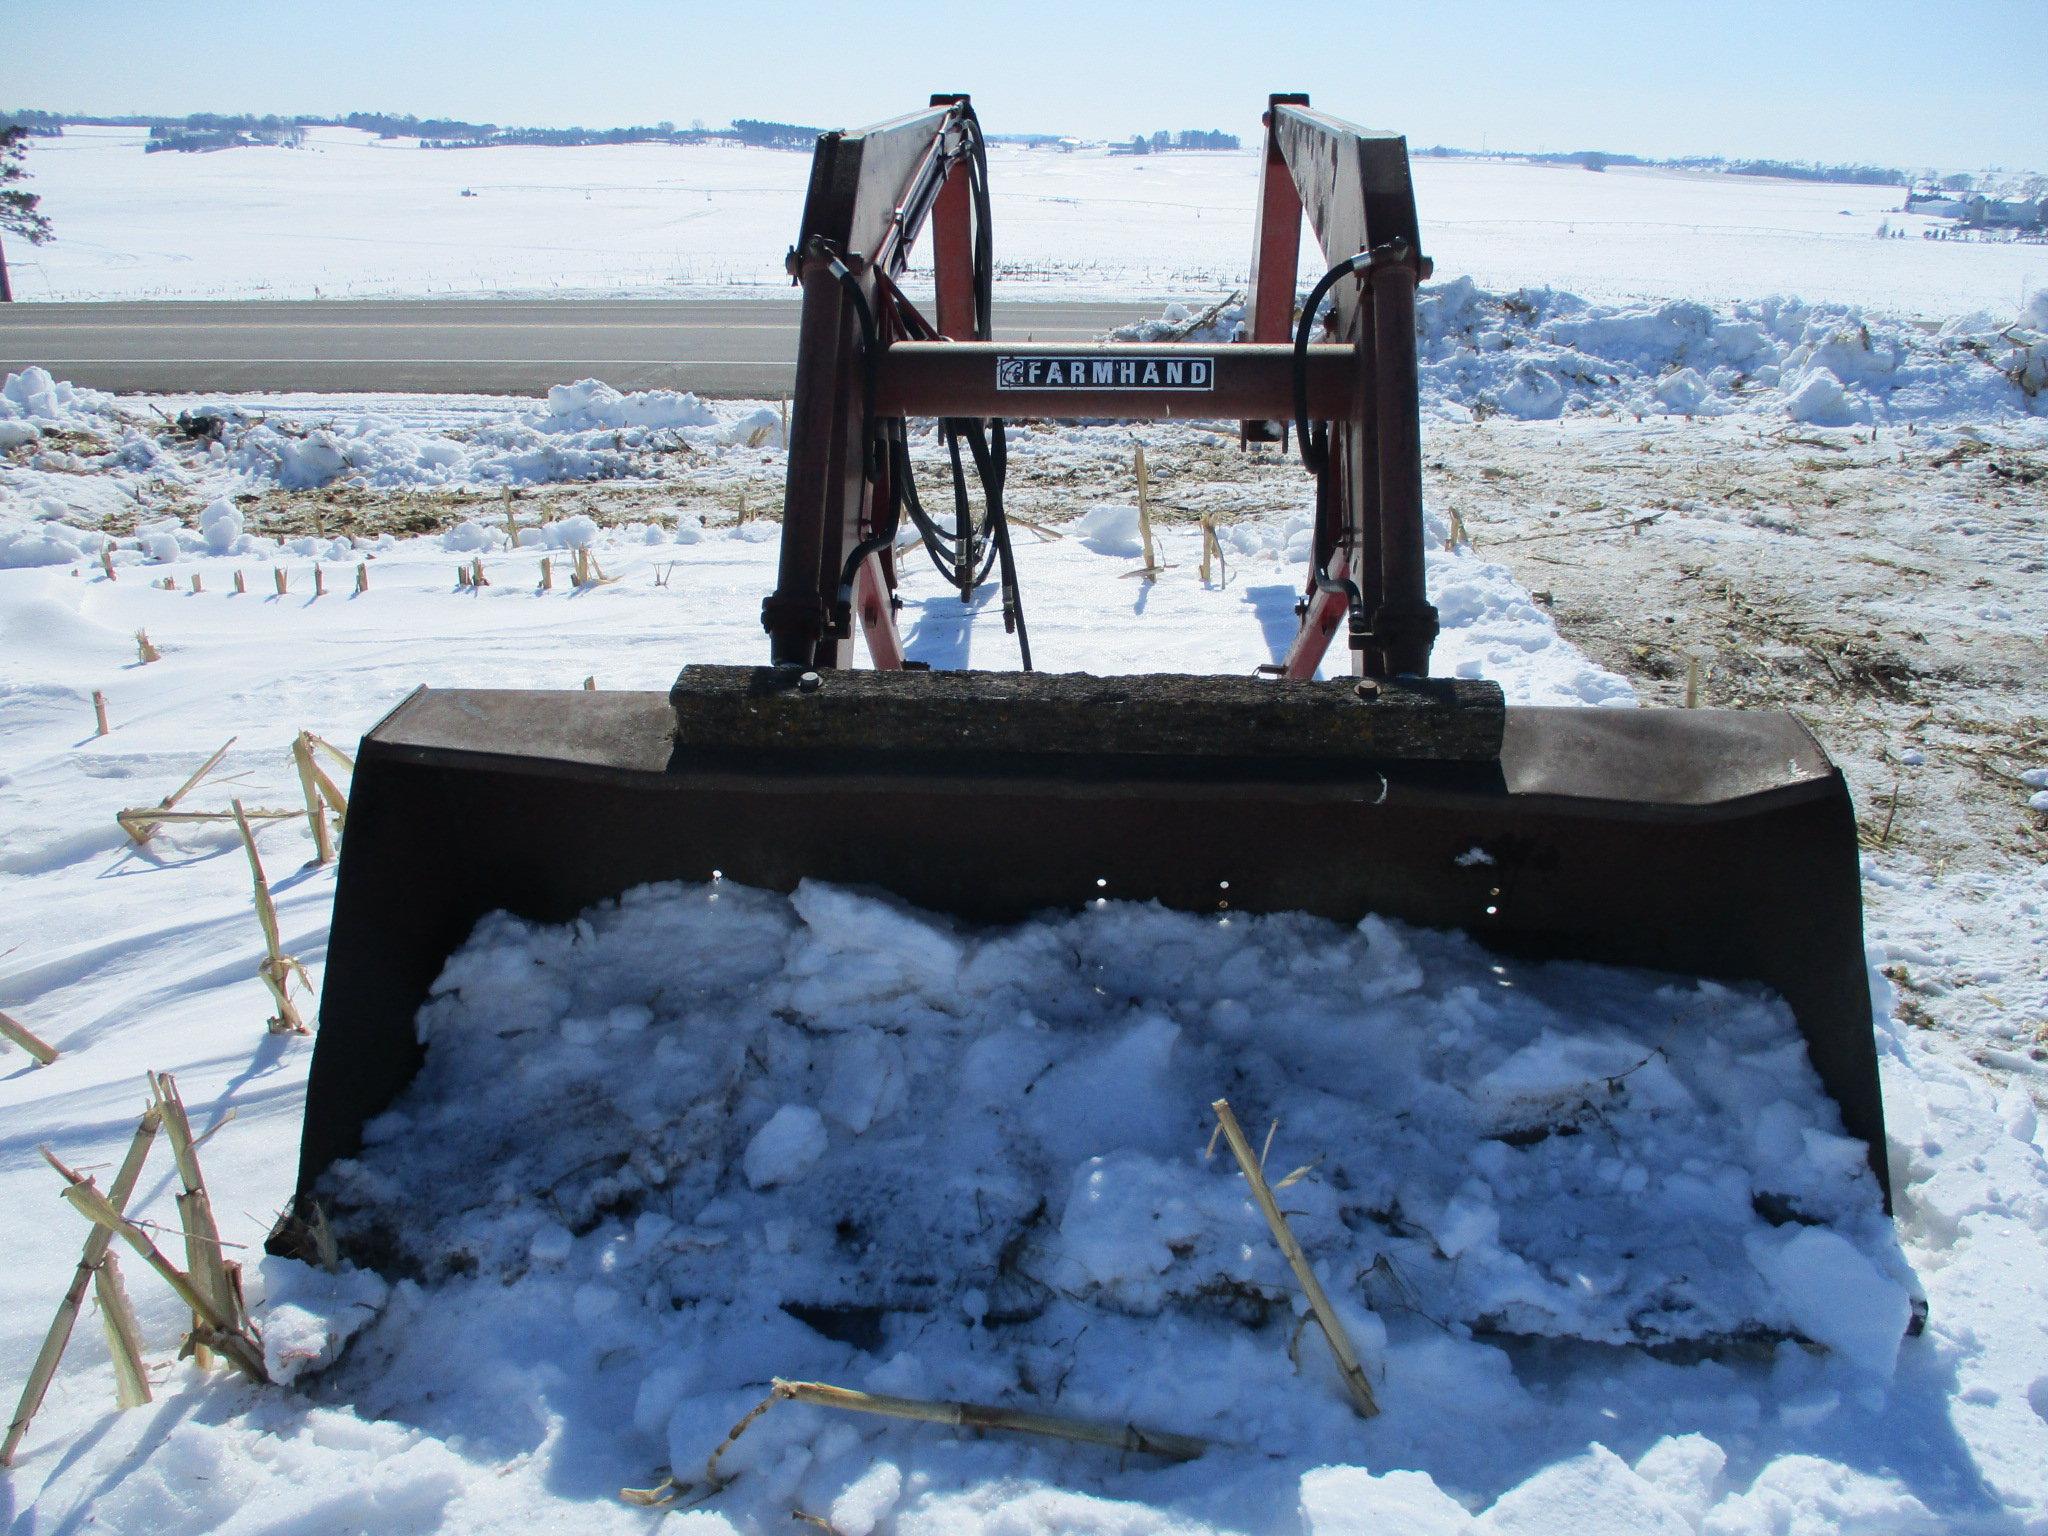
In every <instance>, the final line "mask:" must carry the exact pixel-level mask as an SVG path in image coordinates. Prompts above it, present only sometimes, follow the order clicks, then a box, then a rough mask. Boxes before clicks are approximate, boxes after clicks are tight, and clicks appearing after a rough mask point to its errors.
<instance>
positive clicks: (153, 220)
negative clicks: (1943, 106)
mask: <svg viewBox="0 0 2048 1536" xmlns="http://www.w3.org/2000/svg"><path fill="white" fill-rule="evenodd" d="M1332 105H1333V108H1334V109H1336V110H1340V111H1341V110H1342V109H1343V104H1342V103H1333V104H1332ZM992 126H993V125H992ZM142 142H143V133H142V131H141V130H131V129H113V128H87V127H80V128H73V129H70V130H68V131H67V132H66V133H65V135H64V136H63V137H62V138H60V139H39V140H36V141H35V142H34V146H33V149H32V152H31V154H30V159H29V166H30V169H31V171H32V172H33V173H34V177H35V181H34V190H36V191H39V192H41V193H42V194H43V196H44V199H45V204H44V206H45V209H46V211H47V212H48V213H49V214H50V216H51V218H52V220H53V221H54V223H55V225H56V229H57V235H58V238H57V241H56V243H54V244H52V245H49V246H45V247H43V248H41V249H39V250H30V249H26V248H24V247H23V246H22V245H21V244H20V242H18V241H17V242H11V243H10V246H9V257H10V260H11V262H12V264H13V266H14V269H15V275H16V286H17V291H18V292H19V293H20V294H21V295H22V296H23V297H25V298H30V299H37V298H49V299H94V298H263V297H268V298H311V297H315V296H321V297H327V298H346V297H352V296H353V297H367V296H394V295H409V296H420V295H464V294H473V295H484V294H550V293H602V294H607V295H610V294H619V293H644V294H692V293H707V292H710V293H717V294H721V295H729V294H739V293H746V292H750V291H758V292H762V293H775V292H786V291H787V289H786V284H787V278H786V277H785V276H784V274H783V271H782V265H781V263H782V254H783V251H784V250H785V248H786V247H787V246H788V244H789V242H790V239H791V238H792V236H793V234H794V232H795V227H796V216H797V210H798V209H799V208H800V206H801V204H802V197H803V188H804V184H805V178H806V176H807V174H808V170H809V163H810V162H809V157H808V156H806V155H803V154H798V153H791V152H785V151H774V150H749V149H741V148H735V147H717V146H672V145H623V146H616V147H593V148H581V149H549V148H526V147H511V148H498V149H487V150H451V151H439V150H435V151H428V150H422V149H420V148H418V147H417V145H416V144H415V143H414V142H413V141H410V140H391V141H379V140H377V139H376V138H374V137H372V136H370V135H367V134H361V133H356V132H353V131H351V130H347V129H315V130H312V131H311V132H310V134H309V138H308V144H307V147H305V148H303V149H297V150H286V149H237V150H231V151H227V152H223V153H216V154H175V153H173V154H156V155H146V154H144V153H143V150H142ZM990 179H991V184H992V191H993V195H994V199H995V206H994V220H995V229H996V255H997V258H998V261H999V264H1000V265H999V271H1000V274H1001V278H1002V284H1003V292H1005V293H1008V294H1013V295H1027V294H1036V295H1039V296H1045V297H1065V298H1083V297H1102V298H1118V299H1122V298H1132V297H1136V298H1140V299H1151V298H1164V297H1170V296H1175V295H1183V294H1191V293H1202V292H1214V291H1217V290H1227V289H1229V288H1231V287H1234V286H1238V285H1241V284H1242V283H1243V282H1244V281H1245V275H1246V268H1247V265H1248V263H1249V260H1250V255H1251V228H1252V199H1253V195H1254V191H1255V188H1256V185H1257V162H1256V157H1255V156H1254V155H1253V154H1251V153H1249V152H1245V153H1238V154H1180V155H1161V156H1111V155H1108V154H1106V153H1104V152H1100V151H1084V152H1079V153H1075V154H1059V153H1057V152H1054V151H1051V150H1025V149H1019V148H1013V147H1008V146H998V147H997V148H996V149H995V150H994V151H993V153H992V155H991V166H990ZM1415 181H1416V196H1417V201H1418V204H1419V207H1420V212H1421V216H1422V227H1423V230H1424V233H1425V237H1426V239H1427V242H1428V245H1429V248H1430V251H1431V253H1432V254H1433V255H1434V257H1435V258H1436V262H1437V271H1438V274H1439V275H1440V276H1442V277H1445V278H1451V277H1459V276H1463V277H1470V278H1472V279H1474V280H1475V281H1476V282H1478V283H1479V284H1481V285H1482V286H1484V287H1488V288H1493V289H1500V290H1509V289H1514V288H1520V287H1547V286H1555V287H1560V288H1565V289H1567V290H1569V291H1571V292H1574V293H1580V294H1584V295H1586V296H1588V297H1591V298H1596V299H1616V298H1655V299H1677V298H1684V299H1699V300H1705V301H1708V302H1721V301H1733V300H1738V299H1740V300H1747V299H1754V298H1757V297H1760V296H1762V295H1766V294H1785V295H1791V296H1796V297H1800V298H1804V299H1806V300H1809V301H1829V302H1839V303H1847V304H1855V305H1861V306H1865V307H1867V308H1871V309H1874V310H1878V311H1882V312H1886V313H1893V314H1903V315H1909V316H1915V317H1936V318H1946V317H1948V316H1950V315H1953V314H1956V313H1959V312H1962V311H1966V310H1974V309H1984V310H1991V311H1995V312H2001V313H2010V312H2011V310H2012V309H2013V308H2014V307H2015V306H2016V305H2017V304H2018V303H2019V302H2020V300H2021V298H2022V297H2023V295H2024V294H2025V293H2026V292H2027V291H2029V290H2030V289H2031V288H2033V287H2039V286H2041V285H2043V284H2044V283H2048V247H2042V246H2039V245H2032V246H2028V245H2011V244H1975V243H1963V242H1930V241H1924V240H1921V239H1920V238H1919V234H1920V231H1921V229H1922V228H1924V227H1926V223H1927V221H1925V220H1921V219H1918V218H1913V219H1908V218H1905V217H1904V216H1903V215H1901V214H1899V213H1898V212H1897V209H1898V208H1899V206H1900V203H1901V195H1900V193H1899V191H1898V189H1896V188H1891V187H1855V186H1835V185H1825V184H1816V183H1805V182H1788V181H1771V180H1766V179H1760V178H1754V177H1739V176H1723V175H1717V174H1709V173H1686V172H1674V171H1657V170H1631V169H1626V168H1622V169H1615V170H1611V171H1608V172H1605V173H1603V174H1593V173H1589V172H1586V171H1583V170H1578V169H1562V168H1551V167H1542V166H1531V165H1526V164H1520V163H1512V162H1497V161H1483V160H1418V161H1416V162H1415ZM465 189H467V190H469V191H471V192H474V193H475V194H476V195H475V196H473V197H464V196H463V195H462V193H463V191H464V190H465ZM1887 221H1888V222H1889V223H1890V224H1891V226H1892V227H1893V228H1895V229H1897V228H1905V229H1906V230H1907V233H1908V238H1906V239H1904V240H1880V239H1878V238H1876V234H1877V230H1878V227H1879V226H1880V225H1881V224H1883V223H1886V222H1887ZM1308 244H1309V247H1310V248H1309V249H1308V250H1306V251H1305V252H1304V258H1303V272H1304V275H1305V276H1312V275H1313V273H1312V271H1311V269H1312V268H1313V269H1314V271H1318V272H1319V271H1320V266H1319V265H1318V262H1317V257H1316V254H1315V253H1314V251H1313V242H1309V243H1308Z"/></svg>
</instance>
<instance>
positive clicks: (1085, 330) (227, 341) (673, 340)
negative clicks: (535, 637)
mask: <svg viewBox="0 0 2048 1536" xmlns="http://www.w3.org/2000/svg"><path fill="white" fill-rule="evenodd" d="M1159 308H1160V306H1159V305H1158V304H1142V303H1125V304H1066V303H1032V304H1024V303H1018V304H1009V305H1004V304H1002V303H1001V302H1000V301H998V304H997V308H996V318H997V322H998V324H997V337H998V339H1001V340H1018V341H1021V340H1025V339H1027V338H1036V339H1037V340H1039V341H1083V340H1086V339H1088V338H1089V337H1091V336H1096V335H1099V334H1100V333H1101V332H1103V331H1106V330H1108V329H1109V328H1110V327H1111V326H1115V325H1122V324H1124V323H1125V322H1126V321H1129V320H1133V319H1137V318H1139V317H1141V316H1144V315H1156V314H1158V313H1159ZM796 318H797V304H796V301H795V299H794V298H788V299H782V298H775V299H702V300H699V299H677V300H670V299H559V300H557V299H536V300H494V299H473V300H438V299H419V300H352V301H341V302H304V303H279V302H266V303H239V302H230V303H193V302H189V301H188V302H178V303H172V302H163V303H154V302H151V303H125V302H124V303H112V302H110V303H103V304H23V303H16V304H0V374H7V373H12V372H16V371H19V370H20V369H21V368H23V367H26V366H27V365H29V364H31V363H40V364H41V365H42V366H43V367H45V368H48V369H49V370H50V371H51V372H52V373H54V374H56V375H57V376H58V377H59V378H64V379H69V380H71V381H72V382H73V383H75V384H84V385H89V386H91V387H92V388H95V389H111V390H137V391H148V392H153V393H163V394H182V393H188V392H194V391H213V390H223V391H225V390H237V391H270V390H316V391H323V392H325V391H339V390H363V391H372V392H384V391H392V392H403V393H434V392H455V391H474V392H478V393H490V394H534V393H538V392H539V391H542V390H544V389H546V388H547V387H548V386H549V385H550V384H560V383H563V382H564V381H567V380H572V379H581V378H599V379H603V380H604V381H605V382H606V383H608V384H610V385H612V386H613V387H615V388H618V389H693V390H696V391H697V392H698V393H699V394H705V395H757V396H768V395H775V394H779V393H782V392H784V391H786V390H788V388H789V387H790V383H791V381H792V379H793V377H794V371H795V357H796Z"/></svg>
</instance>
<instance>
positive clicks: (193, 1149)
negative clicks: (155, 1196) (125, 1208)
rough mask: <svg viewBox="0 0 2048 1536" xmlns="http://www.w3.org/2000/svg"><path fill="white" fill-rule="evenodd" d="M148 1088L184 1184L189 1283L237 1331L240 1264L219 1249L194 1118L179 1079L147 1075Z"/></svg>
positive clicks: (203, 1357)
mask: <svg viewBox="0 0 2048 1536" xmlns="http://www.w3.org/2000/svg"><path fill="white" fill-rule="evenodd" d="M149 1087H150V1092H151V1093H152V1094H154V1095H155V1099H156V1108H157V1112H158V1113H159V1114H160V1115H161V1116H162V1117H163V1125H164V1140H166V1141H167V1142H169V1143H170V1146H171V1156H172V1158H173V1159H174V1160H175V1161H176V1163H177V1165H178V1179H179V1182H180V1183H181V1184H182V1185H183V1188H182V1189H181V1190H180V1192H179V1193H178V1195H177V1207H178V1225H179V1226H180V1227H182V1228H183V1229H184V1232H185V1268H186V1272H187V1273H188V1274H189V1275H190V1276H191V1277H192V1288H193V1289H194V1290H195V1291H197V1292H199V1294H200V1295H202V1296H204V1297H205V1298H206V1299H207V1301H208V1302H209V1303H210V1304H211V1306H212V1310H213V1313H214V1315H215V1316H217V1317H219V1318H221V1319H222V1320H223V1321H224V1322H225V1323H226V1324H227V1326H228V1327H229V1328H230V1329H232V1330H234V1331H235V1332H238V1333H239V1332H245V1331H247V1329H248V1325H249V1320H248V1318H247V1317H246V1316H245V1315H244V1314H243V1311H242V1285H241V1277H240V1274H239V1270H240V1266H239V1265H236V1264H231V1263H229V1262H228V1260H227V1258H226V1256H225V1255H224V1253H223V1252H222V1249H221V1241H220V1226H219V1224H218V1223H217V1222H216V1221H215V1220H214V1216H213V1200H212V1197H211V1196H210V1195H208V1194H207V1192H206V1176H205V1175H204V1174H202V1173H201V1172H200V1170H199V1153H198V1144H197V1143H196V1142H195V1141H194V1139H193V1136H192V1121H191V1118H190V1117H189V1116H188V1115H187V1114H186V1113H185V1101H184V1100H183V1099H182V1098H180V1097H179V1095H178V1084H177V1082H176V1080H175V1079H173V1078H172V1076H171V1075H170V1074H169V1073H168V1072H152V1073H150V1074H149ZM201 1321H203V1320H202V1319H200V1318H196V1317H195V1318H194V1319H193V1323H194V1347H193V1354H194V1356H195V1357H196V1358H197V1359H198V1361H199V1363H200V1365H201V1366H202V1367H203V1366H207V1365H209V1364H211V1362H210V1361H209V1359H208V1357H207V1349H206V1344H205V1343H204V1341H202V1340H200V1339H199V1337H198V1329H197V1325H198V1324H199V1323H200V1322H201Z"/></svg>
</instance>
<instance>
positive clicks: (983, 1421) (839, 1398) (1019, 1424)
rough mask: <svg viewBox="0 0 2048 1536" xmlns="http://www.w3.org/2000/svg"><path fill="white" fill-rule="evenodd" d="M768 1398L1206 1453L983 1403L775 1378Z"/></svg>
mask: <svg viewBox="0 0 2048 1536" xmlns="http://www.w3.org/2000/svg"><path fill="white" fill-rule="evenodd" d="M771 1396H773V1397H776V1398H789V1399H792V1400H793V1401H796V1402H799V1403H815V1404H817V1405H818V1406H820V1407H822V1408H844V1409H847V1410H849V1411H850V1412H853V1413H875V1414H880V1415H882V1416H883V1417H885V1418H891V1419H913V1420H915V1421H917V1422H918V1423H921V1424H945V1425H950V1426H952V1427H953V1428H956V1429H1004V1430H1013V1431H1015V1432H1017V1433H1019V1434H1026V1435H1050V1436H1052V1437H1053V1438H1054V1439H1056V1440H1072V1441H1076V1442H1078V1443H1079V1444H1082V1445H1103V1446H1108V1447H1109V1448H1110V1449H1111V1450H1116V1451H1141V1452H1143V1453H1144V1454H1145V1455H1147V1456H1160V1457H1163V1458H1165V1459H1166V1460H1168V1461H1193V1460H1194V1459H1195V1458H1196V1457H1198V1456H1200V1455H1201V1454H1202V1453H1203V1452H1204V1451H1206V1450H1208V1449H1209V1444H1208V1442H1207V1441H1206V1440H1197V1439H1196V1438H1195V1437H1194V1436H1192V1435H1176V1434H1172V1433H1170V1432H1169V1431H1166V1430H1162V1429H1141V1428H1140V1427H1139V1426H1137V1425H1136V1424H1099V1423H1096V1422H1094V1421H1092V1420H1088V1419H1069V1418H1063V1417H1059V1416H1056V1415H1054V1414H1049V1413H1032V1412H1030V1411H1028V1410H1026V1409H1022V1408H998V1407H994V1406H991V1405H989V1404H985V1403H946V1402H927V1401H925V1400H924V1399H922V1398H915V1397H891V1396H888V1395H887V1394H885V1393H879V1392H856V1391H854V1390H853V1389H852V1388H850V1387H834V1386H828V1385H826V1384H825V1383H824V1382H822V1381H784V1380H782V1379H781V1378H780V1377H777V1378H776V1380H775V1383H774V1391H773V1393H772V1394H771Z"/></svg>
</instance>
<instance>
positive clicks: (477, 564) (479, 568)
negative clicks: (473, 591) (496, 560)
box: [469, 555, 491, 587]
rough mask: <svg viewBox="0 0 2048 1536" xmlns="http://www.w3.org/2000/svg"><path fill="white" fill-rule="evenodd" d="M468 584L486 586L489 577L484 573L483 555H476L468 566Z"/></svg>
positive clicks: (488, 583) (488, 582)
mask: <svg viewBox="0 0 2048 1536" xmlns="http://www.w3.org/2000/svg"><path fill="white" fill-rule="evenodd" d="M469 584H470V585H471V586H472V587H488V586H489V585H490V584H491V582H490V578H489V577H487V576H486V575H484V557H483V556H482V555H478V556H477V557H476V559H475V560H474V561H472V562H471V563H470V567H469Z"/></svg>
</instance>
